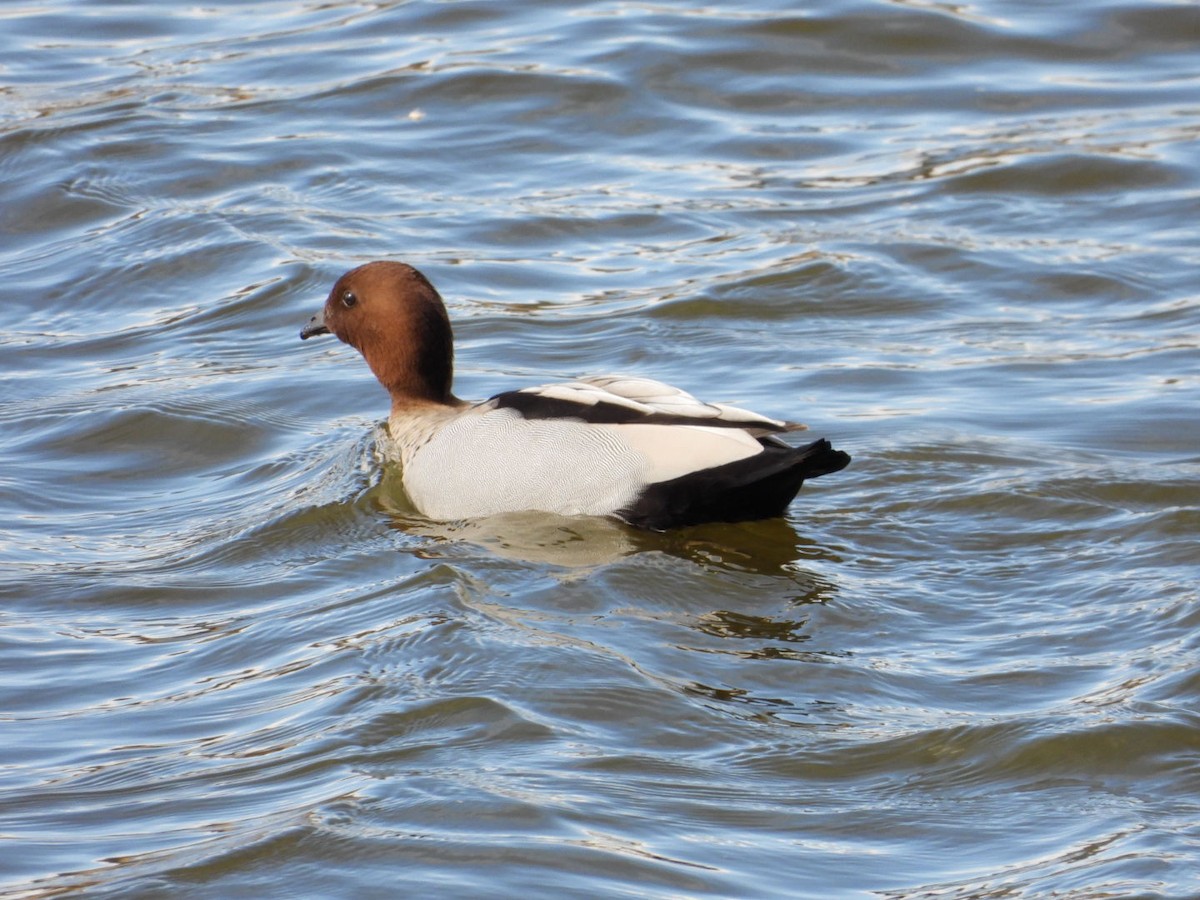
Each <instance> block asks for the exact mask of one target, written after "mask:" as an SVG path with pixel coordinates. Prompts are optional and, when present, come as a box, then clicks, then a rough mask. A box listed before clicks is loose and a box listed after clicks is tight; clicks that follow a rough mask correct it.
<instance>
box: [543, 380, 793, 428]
mask: <svg viewBox="0 0 1200 900" xmlns="http://www.w3.org/2000/svg"><path fill="white" fill-rule="evenodd" d="M521 393H523V394H537V395H539V396H542V397H549V398H552V399H556V400H566V401H569V402H572V403H580V404H583V405H586V406H595V405H596V404H597V403H610V404H613V405H614V406H623V407H626V408H627V409H631V410H636V411H637V412H640V413H642V414H643V415H654V414H656V413H657V414H660V415H667V416H678V417H679V418H683V419H696V420H697V421H698V422H703V421H705V420H708V421H712V420H714V419H715V420H719V421H723V422H736V423H738V424H744V425H745V426H746V427H748V428H753V427H755V426H759V427H766V428H769V429H770V430H772V431H777V430H781V429H787V430H789V431H793V430H800V429H801V428H803V426H800V425H796V424H795V423H791V422H784V421H782V420H780V419H772V418H769V417H768V416H763V415H759V414H758V413H755V412H750V411H749V410H745V409H738V408H737V407H736V406H728V405H726V404H724V403H705V402H704V401H702V400H697V399H696V398H695V397H694V396H692V395H691V394H689V393H688V392H687V391H684V390H681V389H679V388H677V387H673V386H671V385H669V384H663V383H662V382H661V381H654V380H653V379H650V378H632V377H629V376H624V375H595V376H591V377H587V378H580V379H578V380H576V381H568V382H562V383H558V384H544V385H541V386H539V387H528V388H522V389H521Z"/></svg>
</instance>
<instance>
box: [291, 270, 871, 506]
mask: <svg viewBox="0 0 1200 900" xmlns="http://www.w3.org/2000/svg"><path fill="white" fill-rule="evenodd" d="M319 334H333V335H335V336H336V337H337V338H338V339H339V340H341V341H343V342H345V343H347V344H349V345H350V346H352V347H354V348H355V349H356V350H358V352H359V353H361V354H362V355H363V358H364V359H366V361H367V365H368V366H370V367H371V371H372V372H373V373H375V377H376V378H377V379H379V382H380V384H382V385H383V386H384V387H385V388H386V389H387V390H388V392H389V393H390V394H391V398H392V410H391V415H390V417H389V418H388V432H389V435H390V437H391V441H392V448H391V455H393V456H395V457H397V458H398V459H399V460H400V463H401V465H402V467H403V468H402V479H403V483H404V487H405V490H406V491H407V492H408V495H409V499H410V500H412V502H413V504H414V505H415V506H416V508H417V509H418V510H419V511H420V512H421V513H422V514H423V515H425V516H427V517H429V518H431V519H439V520H456V519H474V518H480V517H483V516H489V515H494V514H497V513H504V512H518V511H524V510H538V511H543V512H549V513H557V514H559V515H568V516H570V515H591V516H612V517H615V518H617V519H621V520H623V521H625V522H627V523H629V524H630V525H633V526H636V527H639V528H647V529H653V530H664V529H667V528H673V527H677V526H682V525H694V524H699V523H701V522H712V521H721V522H737V521H744V520H750V519H765V518H772V517H775V516H781V515H783V513H784V511H785V510H786V509H787V507H788V504H789V503H791V501H792V499H793V498H794V497H795V496H796V494H797V492H798V491H799V490H800V486H801V485H802V484H803V483H804V481H805V479H807V478H816V477H817V476H819V475H828V474H829V473H831V472H837V471H840V470H841V469H844V468H845V467H846V465H847V464H848V463H849V462H850V457H849V455H847V454H846V453H843V452H842V451H840V450H834V449H833V448H832V447H831V446H830V444H829V441H827V440H824V439H821V440H818V441H814V442H812V443H811V444H808V445H807V446H803V447H791V446H789V445H788V444H786V443H784V441H782V440H781V439H780V438H779V437H778V435H779V434H781V433H783V432H788V431H799V430H802V429H804V428H805V427H806V426H804V425H799V424H796V423H793V422H785V421H782V420H779V419H771V418H768V417H766V416H762V415H759V414H758V413H753V412H748V411H746V410H742V409H737V408H735V407H732V406H726V405H724V404H721V403H704V402H702V401H700V400H697V399H696V398H695V397H693V396H692V395H691V394H689V393H687V392H685V391H682V390H680V389H679V388H675V387H671V386H669V385H666V384H662V383H660V382H658V381H652V380H650V379H648V378H634V377H623V376H619V375H603V376H599V377H590V378H580V379H578V380H577V381H570V382H565V383H558V384H547V385H543V386H541V387H528V388H521V389H519V390H513V391H505V392H503V393H500V394H496V395H495V396H493V397H491V398H489V399H487V400H484V401H482V402H480V403H468V402H465V401H463V400H460V399H458V398H457V397H455V396H454V394H453V392H452V391H451V381H452V378H453V372H454V337H453V332H452V330H451V327H450V317H449V315H448V314H447V313H446V306H445V304H444V303H443V302H442V298H441V296H440V295H439V294H438V292H437V290H435V289H434V287H433V285H432V284H431V283H430V282H429V279H427V278H426V277H425V276H424V275H422V274H421V273H420V272H418V271H417V270H416V269H414V268H413V267H412V266H409V265H405V264H403V263H398V262H371V263H367V264H366V265H362V266H359V267H358V268H356V269H352V270H351V271H349V272H347V273H346V274H345V275H343V276H342V277H341V278H339V279H338V280H337V283H336V284H334V286H333V290H331V291H330V292H329V297H328V299H327V300H326V301H325V307H324V310H323V311H322V312H321V313H319V314H317V315H315V316H313V317H312V319H311V320H310V321H309V323H308V324H307V325H306V326H305V327H304V329H303V330H302V331H301V332H300V337H301V339H307V338H310V337H313V336H315V335H319Z"/></svg>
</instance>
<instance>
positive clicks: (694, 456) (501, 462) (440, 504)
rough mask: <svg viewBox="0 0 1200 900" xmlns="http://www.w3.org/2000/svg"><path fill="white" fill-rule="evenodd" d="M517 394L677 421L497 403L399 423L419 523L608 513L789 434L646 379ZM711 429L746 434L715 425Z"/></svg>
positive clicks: (394, 429)
mask: <svg viewBox="0 0 1200 900" xmlns="http://www.w3.org/2000/svg"><path fill="white" fill-rule="evenodd" d="M522 393H533V394H537V395H538V396H540V397H544V398H549V399H555V400H564V401H569V402H572V403H578V404H583V405H586V406H594V405H595V404H597V403H605V404H612V405H618V406H621V407H625V408H629V409H631V410H634V411H635V412H637V413H640V414H642V415H646V416H653V415H667V416H671V417H673V418H676V419H679V420H683V421H681V422H679V423H678V424H677V423H676V422H671V423H669V424H641V423H638V422H636V421H634V422H630V423H622V424H597V423H589V422H585V421H583V420H581V419H579V418H573V417H572V418H532V419H526V418H525V417H524V416H522V415H521V414H520V413H519V412H517V411H516V410H514V409H509V408H503V407H501V408H497V403H496V402H495V401H485V402H484V403H480V404H476V405H475V406H471V407H467V408H465V409H461V410H436V411H433V412H431V413H429V414H427V415H426V414H422V413H397V414H395V415H393V417H392V419H391V422H390V431H391V435H392V438H393V440H394V441H395V442H396V451H397V453H398V455H399V456H400V458H401V460H402V462H403V465H404V474H403V478H404V486H405V488H406V490H407V491H408V493H409V496H410V498H411V499H412V501H413V503H414V504H415V505H416V507H417V508H418V509H419V510H420V511H421V512H422V513H424V514H425V515H427V516H429V517H430V518H434V519H465V518H476V517H480V516H488V515H494V514H497V513H503V512H514V511H518V510H531V509H532V510H542V511H545V512H553V513H558V514H562V515H608V514H611V513H614V512H617V511H618V510H621V509H622V508H624V507H626V506H628V505H629V504H630V503H631V502H632V501H634V500H635V499H636V498H637V497H638V495H639V494H640V493H641V492H642V491H643V490H644V489H645V487H646V486H647V485H650V484H655V483H658V482H661V481H669V480H671V479H673V478H678V477H680V476H682V475H687V474H689V473H691V472H697V471H701V470H704V469H709V468H713V467H714V466H719V465H723V464H725V463H729V462H733V461H735V460H739V459H744V458H746V457H749V456H753V455H755V454H757V453H761V452H762V450H763V448H762V445H761V444H760V443H759V442H758V440H756V438H755V437H754V436H753V434H752V432H761V431H764V430H767V431H777V430H780V429H782V428H785V427H788V426H787V423H784V422H781V421H778V420H775V419H768V418H766V417H765V416H760V415H758V414H756V413H752V412H747V411H745V410H740V409H736V408H734V407H729V406H724V405H721V404H713V403H703V402H701V401H699V400H697V399H696V398H695V397H693V396H692V395H691V394H688V393H686V392H685V391H681V390H679V389H677V388H673V387H671V386H669V385H665V384H662V383H660V382H657V381H652V380H650V379H644V378H621V377H617V376H601V377H597V378H588V379H581V380H579V381H574V382H567V383H562V384H551V385H545V386H542V387H538V388H527V389H525V390H524V391H522ZM716 421H724V422H730V423H734V422H736V423H737V424H738V425H739V426H743V427H744V428H745V429H746V430H743V427H730V426H729V425H724V426H715V425H713V424H712V423H714V422H716ZM693 423H694V424H693Z"/></svg>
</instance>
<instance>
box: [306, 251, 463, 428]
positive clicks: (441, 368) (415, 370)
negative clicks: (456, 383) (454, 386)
mask: <svg viewBox="0 0 1200 900" xmlns="http://www.w3.org/2000/svg"><path fill="white" fill-rule="evenodd" d="M318 334H333V335H335V336H336V337H337V339H338V340H340V341H343V342H345V343H347V344H349V345H350V346H351V347H353V348H354V349H356V350H357V351H358V352H359V353H361V354H362V355H363V358H364V359H366V361H367V365H368V366H370V367H371V371H372V372H374V373H375V377H376V378H378V379H379V383H380V384H382V385H383V386H384V387H385V388H387V389H388V392H389V393H390V394H391V395H392V405H393V407H397V406H404V405H407V404H414V403H444V404H452V403H456V402H457V401H456V400H455V398H454V395H453V394H452V393H451V382H452V381H453V378H454V334H453V332H452V331H451V328H450V317H449V316H448V315H447V314H446V306H445V304H444V303H442V298H441V296H439V295H438V292H437V291H436V290H435V289H434V287H433V285H432V284H430V283H429V279H427V278H426V277H425V276H424V275H422V274H421V273H420V272H418V271H417V270H416V269H414V268H413V267H412V266H409V265H405V264H404V263H398V262H371V263H367V264H366V265H362V266H359V267H358V268H357V269H351V270H350V271H349V272H347V273H346V274H345V275H343V276H342V277H341V278H339V279H338V280H337V283H336V284H335V285H334V286H333V290H332V291H330V292H329V297H328V299H327V300H326V301H325V308H324V309H323V310H322V311H321V313H319V314H318V315H315V316H313V317H312V319H311V320H310V321H309V323H308V325H306V326H305V327H304V329H303V330H302V331H301V332H300V337H301V339H307V338H310V337H314V336H316V335H318Z"/></svg>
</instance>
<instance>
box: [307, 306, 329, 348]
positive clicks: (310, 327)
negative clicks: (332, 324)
mask: <svg viewBox="0 0 1200 900" xmlns="http://www.w3.org/2000/svg"><path fill="white" fill-rule="evenodd" d="M318 334H329V329H328V328H326V327H325V316H324V315H323V314H321V313H317V314H316V315H315V316H313V317H312V318H311V319H309V320H308V324H307V325H305V326H304V327H303V328H301V329H300V340H302V341H307V340H308V339H309V338H310V337H316V336H317V335H318Z"/></svg>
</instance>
